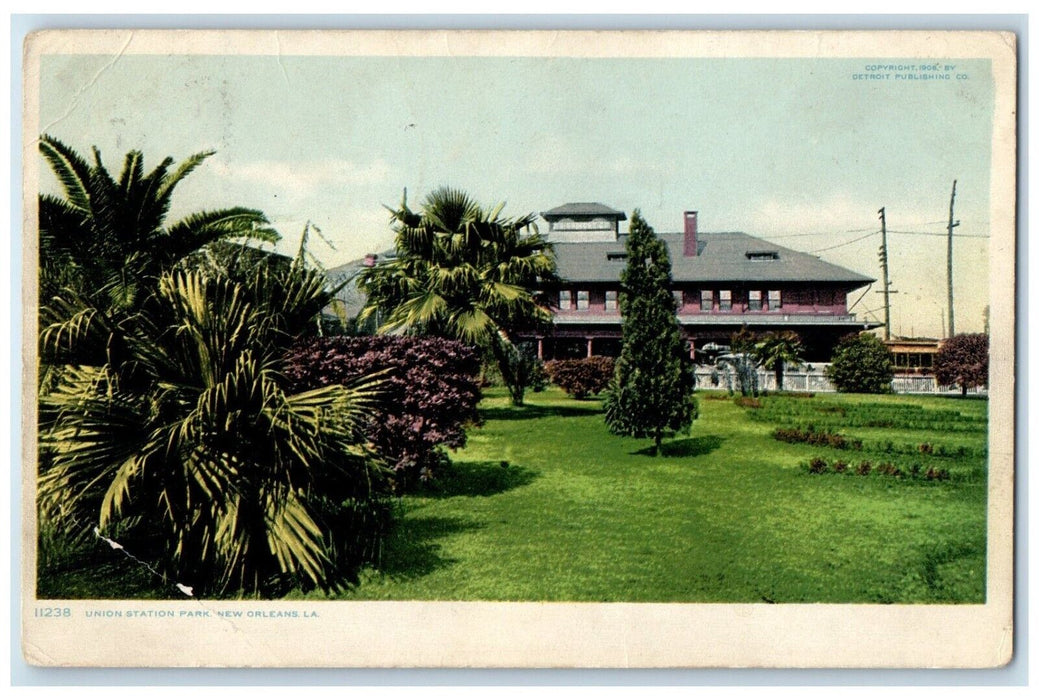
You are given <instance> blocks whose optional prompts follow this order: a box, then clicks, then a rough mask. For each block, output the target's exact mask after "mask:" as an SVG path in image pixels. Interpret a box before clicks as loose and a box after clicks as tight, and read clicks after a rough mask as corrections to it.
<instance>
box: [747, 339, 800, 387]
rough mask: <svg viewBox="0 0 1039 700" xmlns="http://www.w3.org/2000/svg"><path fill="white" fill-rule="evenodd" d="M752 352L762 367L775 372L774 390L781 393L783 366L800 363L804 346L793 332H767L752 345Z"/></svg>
mask: <svg viewBox="0 0 1039 700" xmlns="http://www.w3.org/2000/svg"><path fill="white" fill-rule="evenodd" d="M753 352H754V356H755V357H756V358H757V360H758V362H759V363H761V366H762V367H764V368H765V369H768V370H773V371H775V373H776V390H777V391H783V369H784V365H786V364H787V363H790V364H798V363H800V362H801V356H802V355H803V354H804V345H802V344H801V338H800V337H799V336H798V335H797V333H795V332H794V331H769V332H768V333H765V334H764V335H763V336H762V337H761V338H760V339H759V340H758V341H757V342H756V343H755V344H754V351H753Z"/></svg>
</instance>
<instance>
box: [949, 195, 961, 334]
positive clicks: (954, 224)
mask: <svg viewBox="0 0 1039 700" xmlns="http://www.w3.org/2000/svg"><path fill="white" fill-rule="evenodd" d="M955 204H956V181H955V180H953V181H952V197H950V198H949V252H948V256H947V260H948V268H947V277H948V280H949V337H950V338H951V337H953V336H954V335H956V322H955V321H954V320H953V314H952V230H953V229H954V228H956V227H957V226H959V225H960V222H959V221H954V220H953V206H954V205H955Z"/></svg>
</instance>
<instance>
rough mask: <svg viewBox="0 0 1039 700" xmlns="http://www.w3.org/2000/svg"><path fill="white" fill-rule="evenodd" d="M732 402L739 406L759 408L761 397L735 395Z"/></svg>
mask: <svg viewBox="0 0 1039 700" xmlns="http://www.w3.org/2000/svg"><path fill="white" fill-rule="evenodd" d="M733 402H734V403H735V404H736V405H737V406H739V407H740V408H761V406H762V403H761V399H754V398H751V397H749V396H737V397H736V398H735V399H734V400H733Z"/></svg>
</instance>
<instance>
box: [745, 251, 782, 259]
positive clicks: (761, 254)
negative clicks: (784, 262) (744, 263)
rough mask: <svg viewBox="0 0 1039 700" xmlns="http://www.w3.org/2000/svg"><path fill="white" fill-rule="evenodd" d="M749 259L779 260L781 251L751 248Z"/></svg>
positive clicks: (748, 254) (748, 253) (748, 252)
mask: <svg viewBox="0 0 1039 700" xmlns="http://www.w3.org/2000/svg"><path fill="white" fill-rule="evenodd" d="M747 260H754V261H763V260H779V253H777V252H776V251H774V250H749V251H747Z"/></svg>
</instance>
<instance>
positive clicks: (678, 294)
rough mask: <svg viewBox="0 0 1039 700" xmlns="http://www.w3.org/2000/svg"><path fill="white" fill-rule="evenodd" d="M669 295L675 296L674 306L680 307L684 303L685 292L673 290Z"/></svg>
mask: <svg viewBox="0 0 1039 700" xmlns="http://www.w3.org/2000/svg"><path fill="white" fill-rule="evenodd" d="M671 295H672V296H674V298H675V306H676V307H678V308H679V309H681V308H682V307H683V306H684V305H685V294H683V293H682V292H681V291H677V290H676V291H673V292H671Z"/></svg>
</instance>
